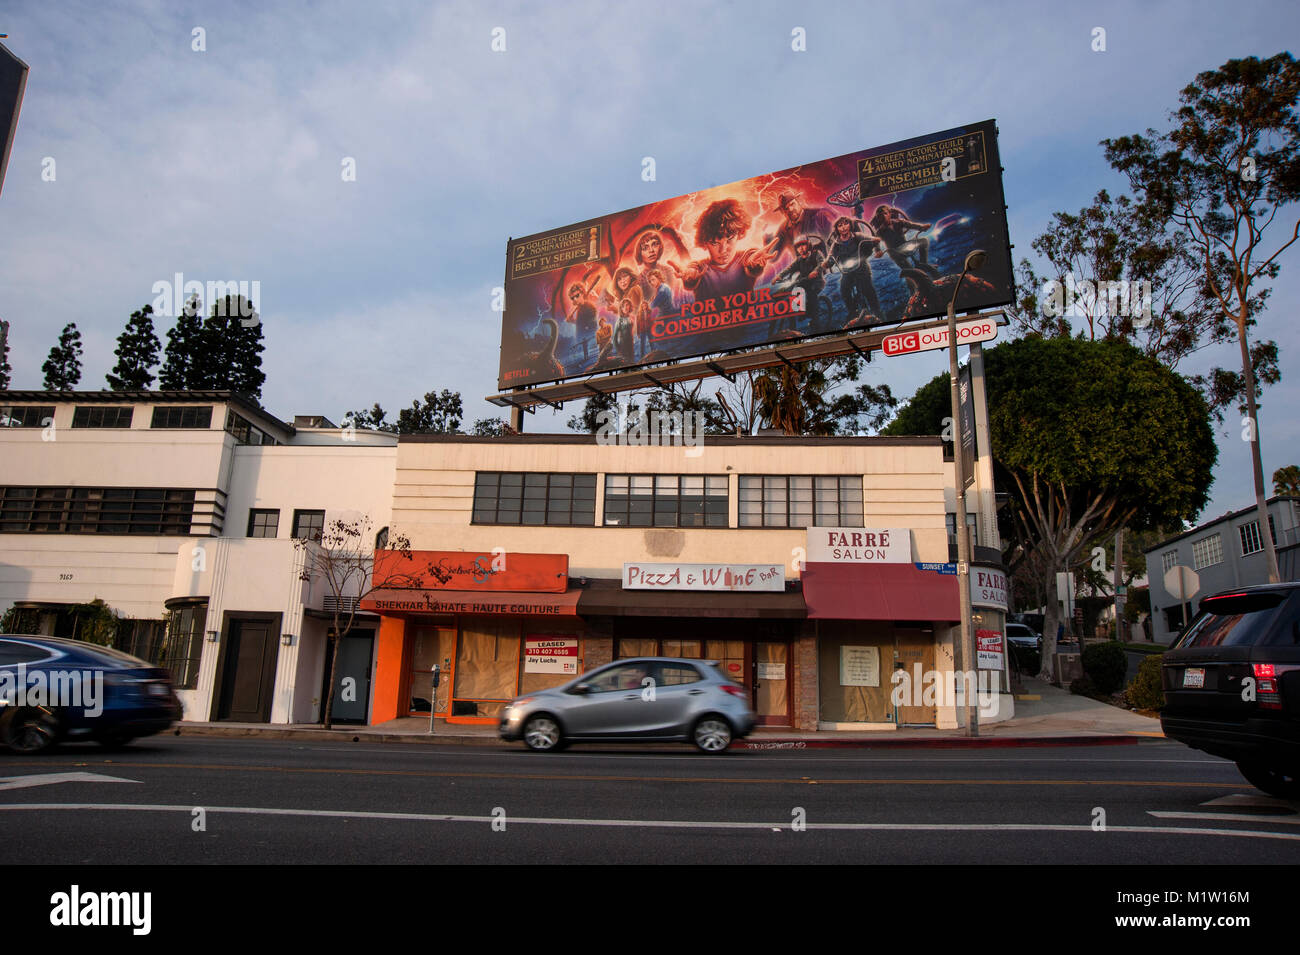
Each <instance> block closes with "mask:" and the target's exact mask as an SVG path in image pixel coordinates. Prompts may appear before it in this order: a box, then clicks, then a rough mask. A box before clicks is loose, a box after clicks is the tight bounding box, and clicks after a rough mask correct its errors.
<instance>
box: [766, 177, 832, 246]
mask: <svg viewBox="0 0 1300 955" xmlns="http://www.w3.org/2000/svg"><path fill="white" fill-rule="evenodd" d="M777 208H779V209H780V210H781V218H782V221H781V224H780V225H779V226H777V229H776V235H775V236H773V237H772V239H771V241H769V242H768V243H767V247H766V251H767V252H768V253H769V254H770V255H771V256H772V258H773V259H774V260H779V259H780V258H781V255H782V253H784V252H787V251H792V252H794V253H795V254H796V255H798V250H797V249H796V248H795V242H796V240H797V238H798V237H799V236H803V235H819V236H825V235H829V234H830V231H831V218H832V217H831V214H830V213H829V212H828V211H827V210H826V209H824V208H820V207H813V206H807V205H805V204H804V203H803V201H802V200H801V199H800V197H799V196H796V195H795V194H794V193H793V192H783V193H781V198H780V199H778V200H777Z"/></svg>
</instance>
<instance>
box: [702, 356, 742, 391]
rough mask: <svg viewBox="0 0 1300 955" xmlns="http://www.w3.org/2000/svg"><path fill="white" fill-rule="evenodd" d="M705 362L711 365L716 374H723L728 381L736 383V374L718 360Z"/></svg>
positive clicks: (710, 368) (711, 369)
mask: <svg viewBox="0 0 1300 955" xmlns="http://www.w3.org/2000/svg"><path fill="white" fill-rule="evenodd" d="M705 364H706V365H708V366H709V370H710V371H712V372H713V373H714V374H715V375H721V376H722V377H723V378H725V379H727V381H729V382H731V383H732V384H733V385H734V384H735V383H736V376H735V375H733V374H730V373H728V372H727V371H726V370H725V369H724V368H723V367H722V366H721V365H719V364H718V363H717V362H716V361H709V362H705Z"/></svg>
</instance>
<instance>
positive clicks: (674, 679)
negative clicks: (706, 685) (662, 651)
mask: <svg viewBox="0 0 1300 955" xmlns="http://www.w3.org/2000/svg"><path fill="white" fill-rule="evenodd" d="M703 679H704V677H702V676H700V671H699V670H697V669H695V667H693V666H691V665H690V664H688V663H665V664H662V665H661V667H660V670H659V684H660V686H681V685H683V684H685V683H699V682H700V681H701V680H703Z"/></svg>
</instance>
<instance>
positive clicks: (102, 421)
mask: <svg viewBox="0 0 1300 955" xmlns="http://www.w3.org/2000/svg"><path fill="white" fill-rule="evenodd" d="M134 413H135V409H134V408H132V407H130V406H129V405H128V406H127V407H125V408H106V407H103V406H102V405H91V406H89V407H86V408H76V409H74V410H73V412H72V426H73V427H74V428H129V427H131V417H132V415H133V414H134Z"/></svg>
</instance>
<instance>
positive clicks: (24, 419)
mask: <svg viewBox="0 0 1300 955" xmlns="http://www.w3.org/2000/svg"><path fill="white" fill-rule="evenodd" d="M53 420H54V406H53V405H22V406H20V405H6V406H5V407H2V408H0V427H4V428H44V427H46V426H47V425H48V424H50V423H51V422H52V421H53Z"/></svg>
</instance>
